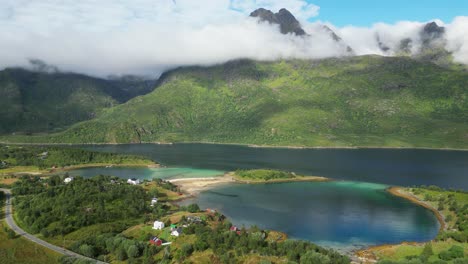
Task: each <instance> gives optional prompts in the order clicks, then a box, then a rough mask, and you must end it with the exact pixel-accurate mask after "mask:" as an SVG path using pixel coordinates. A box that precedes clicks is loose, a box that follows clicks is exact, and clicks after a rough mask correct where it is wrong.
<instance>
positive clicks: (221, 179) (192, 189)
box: [167, 172, 333, 197]
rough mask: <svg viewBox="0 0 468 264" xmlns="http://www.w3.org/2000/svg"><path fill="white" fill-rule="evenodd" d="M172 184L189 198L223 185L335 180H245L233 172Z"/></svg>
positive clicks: (173, 180) (177, 180)
mask: <svg viewBox="0 0 468 264" xmlns="http://www.w3.org/2000/svg"><path fill="white" fill-rule="evenodd" d="M167 181H168V182H171V183H173V184H175V185H177V187H179V188H180V190H181V191H182V192H183V193H185V194H186V195H187V197H195V196H196V195H198V194H199V193H200V192H202V191H205V190H208V189H210V188H212V187H214V186H218V185H223V184H274V183H288V182H328V181H333V179H330V178H326V177H319V176H302V177H298V178H292V179H274V180H270V181H264V180H259V181H255V180H251V181H249V180H243V179H241V178H240V177H238V176H236V175H235V174H234V173H233V172H227V173H225V174H224V175H223V176H218V177H206V178H174V179H169V180H167Z"/></svg>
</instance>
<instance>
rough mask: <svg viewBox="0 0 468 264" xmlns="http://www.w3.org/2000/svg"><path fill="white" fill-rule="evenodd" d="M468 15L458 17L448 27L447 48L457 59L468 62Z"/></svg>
mask: <svg viewBox="0 0 468 264" xmlns="http://www.w3.org/2000/svg"><path fill="white" fill-rule="evenodd" d="M467 32H468V17H456V18H455V19H454V20H453V22H452V23H451V24H450V26H449V27H448V29H447V50H449V51H451V52H453V55H454V58H455V61H457V62H460V63H464V64H468V34H467Z"/></svg>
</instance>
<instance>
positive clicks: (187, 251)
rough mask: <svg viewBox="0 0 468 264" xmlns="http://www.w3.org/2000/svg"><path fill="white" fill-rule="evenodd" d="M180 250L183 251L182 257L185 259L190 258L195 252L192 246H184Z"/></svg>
mask: <svg viewBox="0 0 468 264" xmlns="http://www.w3.org/2000/svg"><path fill="white" fill-rule="evenodd" d="M180 250H181V251H182V255H183V256H184V257H188V256H190V255H191V254H192V252H193V246H192V245H191V244H183V245H182V248H181V249H180Z"/></svg>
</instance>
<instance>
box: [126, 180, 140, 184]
mask: <svg viewBox="0 0 468 264" xmlns="http://www.w3.org/2000/svg"><path fill="white" fill-rule="evenodd" d="M127 183H128V184H133V185H138V184H140V180H138V179H135V178H131V179H128V180H127Z"/></svg>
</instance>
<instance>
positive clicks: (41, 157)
mask: <svg viewBox="0 0 468 264" xmlns="http://www.w3.org/2000/svg"><path fill="white" fill-rule="evenodd" d="M38 156H39V158H40V159H42V160H44V159H47V157H48V156H49V152H48V151H45V152H42V153H41V154H39V155H38Z"/></svg>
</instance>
